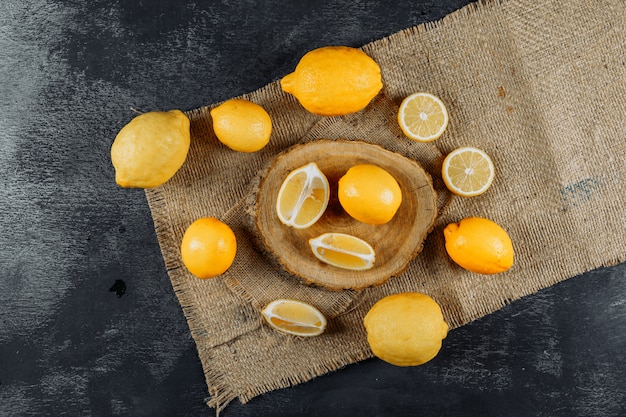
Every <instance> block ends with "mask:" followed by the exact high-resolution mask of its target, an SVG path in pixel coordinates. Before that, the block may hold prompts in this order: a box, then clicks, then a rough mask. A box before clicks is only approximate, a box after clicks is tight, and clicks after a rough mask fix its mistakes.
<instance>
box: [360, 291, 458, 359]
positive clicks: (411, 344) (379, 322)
mask: <svg viewBox="0 0 626 417" xmlns="http://www.w3.org/2000/svg"><path fill="white" fill-rule="evenodd" d="M363 324H364V325H365V330H366V332H367V342H368V343H369V346H370V349H371V350H372V353H374V355H376V356H377V357H378V358H380V359H382V360H384V361H385V362H388V363H390V364H392V365H396V366H416V365H421V364H423V363H426V362H428V361H429V360H431V359H433V358H434V357H435V356H437V354H438V353H439V350H441V344H442V343H441V342H442V340H443V339H445V338H446V336H447V335H448V324H447V323H446V322H445V320H444V319H443V314H442V312H441V308H440V307H439V304H437V302H436V301H435V300H433V299H432V298H431V297H429V296H428V295H426V294H421V293H417V292H405V293H399V294H393V295H389V296H386V297H384V298H382V299H380V300H379V301H377V302H376V304H374V305H373V306H372V308H371V309H370V310H369V311H368V313H367V314H366V315H365V318H364V319H363Z"/></svg>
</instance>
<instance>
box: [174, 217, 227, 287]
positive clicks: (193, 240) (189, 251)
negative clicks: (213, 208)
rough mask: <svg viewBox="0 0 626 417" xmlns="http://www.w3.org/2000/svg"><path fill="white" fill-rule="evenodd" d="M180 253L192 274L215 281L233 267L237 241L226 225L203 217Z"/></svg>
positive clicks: (188, 233) (187, 233)
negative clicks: (214, 279)
mask: <svg viewBox="0 0 626 417" xmlns="http://www.w3.org/2000/svg"><path fill="white" fill-rule="evenodd" d="M180 252H181V257H182V260H183V264H185V266H186V267H187V269H188V270H189V272H191V273H192V274H194V275H195V276H196V277H198V278H202V279H205V278H213V277H216V276H218V275H221V274H223V273H224V272H226V270H227V269H228V268H230V266H231V265H232V263H233V261H234V259H235V254H236V252H237V240H236V238H235V234H234V233H233V230H232V229H231V228H230V226H228V225H227V224H226V223H224V222H222V221H220V220H218V219H216V218H214V217H203V218H200V219H198V220H196V221H194V222H193V223H191V225H189V227H188V228H187V230H186V231H185V234H184V235H183V240H182V242H181V245H180Z"/></svg>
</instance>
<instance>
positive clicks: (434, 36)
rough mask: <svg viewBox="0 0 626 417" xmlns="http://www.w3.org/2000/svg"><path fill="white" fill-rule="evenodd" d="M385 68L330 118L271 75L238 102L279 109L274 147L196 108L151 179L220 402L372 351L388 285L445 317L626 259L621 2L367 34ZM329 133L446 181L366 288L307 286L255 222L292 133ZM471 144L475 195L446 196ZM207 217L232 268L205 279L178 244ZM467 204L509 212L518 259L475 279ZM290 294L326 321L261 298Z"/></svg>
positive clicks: (520, 3)
mask: <svg viewBox="0 0 626 417" xmlns="http://www.w3.org/2000/svg"><path fill="white" fill-rule="evenodd" d="M363 49H364V51H365V52H367V53H368V54H369V55H371V56H372V57H373V58H374V59H375V60H376V61H377V62H378V63H379V65H380V66H381V69H382V74H383V82H384V84H385V87H384V90H383V93H381V94H380V95H379V96H378V97H377V98H376V99H375V100H374V101H373V102H372V103H371V105H370V106H369V107H368V108H367V109H365V110H364V111H362V112H359V113H357V114H354V115H350V116H346V117H336V118H320V117H317V116H314V115H312V114H309V113H307V112H306V111H305V110H303V109H302V108H301V106H300V105H299V104H298V103H297V101H296V100H295V99H294V98H293V97H291V96H289V95H287V94H285V93H283V92H282V91H281V89H280V87H279V85H278V83H277V82H274V83H271V84H269V85H267V86H266V87H264V88H262V89H260V90H258V91H255V92H252V93H250V94H248V95H246V96H245V98H247V99H249V100H252V101H254V102H256V103H259V104H261V105H262V106H263V107H265V109H266V110H267V111H268V112H269V114H270V115H271V117H272V119H273V123H274V132H273V135H272V138H271V141H270V144H269V145H268V146H267V147H266V148H265V149H263V150H262V151H260V152H257V153H252V154H243V153H237V152H234V151H231V150H229V149H227V148H226V147H224V146H222V145H221V144H220V143H219V142H218V141H217V139H216V138H215V136H214V134H213V132H212V127H211V119H210V116H209V109H210V108H211V107H212V106H207V107H203V108H199V109H196V110H193V111H190V112H188V114H189V116H190V118H191V120H192V145H191V150H190V153H189V156H188V160H187V162H186V163H185V165H184V166H183V168H182V169H181V170H180V171H179V173H178V174H177V175H176V176H175V177H174V178H173V179H172V180H171V181H169V182H168V183H167V184H165V185H164V186H161V187H159V188H156V189H152V190H146V196H147V199H148V202H149V204H150V208H151V210H152V215H153V218H154V224H155V228H156V231H157V235H158V240H159V243H160V246H161V250H162V252H163V257H164V259H165V264H166V267H167V270H168V273H169V276H170V277H171V281H172V284H173V287H174V289H175V291H176V294H177V296H178V298H179V300H180V304H181V306H182V308H183V310H184V313H185V316H186V317H187V320H188V323H189V327H190V329H191V333H192V336H193V338H194V340H195V342H196V344H197V347H198V353H199V356H200V360H201V361H202V365H203V367H204V371H205V375H206V381H207V384H208V387H209V393H210V395H211V398H210V401H209V405H211V406H214V407H223V406H224V405H225V404H227V403H228V402H230V401H231V400H233V399H235V398H239V400H241V401H242V402H246V401H247V400H249V399H250V398H252V397H254V396H256V395H259V394H261V393H264V392H267V391H271V390H274V389H278V388H282V387H286V386H290V385H293V384H297V383H301V382H304V381H307V380H309V379H311V378H313V377H315V376H318V375H321V374H323V373H325V372H328V371H331V370H335V369H338V368H339V367H341V366H344V365H347V364H350V363H353V362H356V361H359V360H363V359H366V358H369V357H371V352H370V351H369V349H368V346H367V341H366V338H365V333H364V329H363V326H362V318H363V316H364V315H365V313H366V312H367V310H368V309H369V307H370V306H371V305H372V304H373V303H374V302H375V301H376V300H378V299H380V298H381V297H383V296H384V295H387V294H391V293H397V292H401V291H419V292H423V293H427V294H429V295H431V296H432V297H433V298H435V299H436V300H437V301H438V302H439V303H440V304H441V306H442V309H443V312H444V315H445V318H446V320H447V321H448V322H449V323H450V325H451V328H455V327H458V326H461V325H463V324H465V323H468V322H469V321H472V320H474V319H476V318H478V317H481V316H483V315H485V314H488V313H490V312H493V311H495V310H497V309H499V308H501V307H502V306H504V305H506V304H507V303H509V302H510V301H512V300H515V299H518V298H520V297H522V296H525V295H528V294H532V293H533V292H536V291H537V290H539V289H541V288H545V287H547V286H550V285H552V284H555V283H557V282H559V281H562V280H565V279H567V278H569V277H572V276H575V275H578V274H581V273H583V272H585V271H588V270H591V269H593V268H597V267H600V266H606V265H612V264H616V263H618V262H622V261H624V259H625V258H626V240H625V239H624V234H625V231H626V192H625V190H626V187H624V180H625V179H626V111H625V110H624V109H626V83H625V80H626V62H625V56H626V3H625V2H624V1H620V0H613V1H602V0H595V1H585V0H572V1H567V2H562V1H560V0H542V1H537V0H509V1H503V2H483V3H478V4H472V5H470V6H468V7H465V8H464V9H461V10H459V11H457V12H455V13H453V14H451V15H449V16H448V17H446V18H444V19H443V20H442V21H439V22H436V23H431V24H426V25H421V26H419V27H414V28H409V29H407V30H404V31H402V32H399V33H396V34H393V35H391V36H389V37H388V38H385V39H381V40H378V41H376V42H373V43H371V44H368V45H365V46H364V47H363ZM415 91H429V92H431V93H434V94H435V95H437V96H439V97H440V98H442V99H443V101H444V102H445V103H446V104H447V107H448V109H449V112H450V124H449V127H448V130H447V131H446V133H445V134H444V135H443V136H442V137H441V138H440V139H438V140H437V141H436V142H435V144H434V145H433V144H430V145H424V144H418V143H415V142H412V141H410V140H408V139H405V138H404V137H403V136H402V134H401V132H400V131H399V128H398V126H397V123H396V120H395V112H396V111H397V105H398V104H399V103H400V101H401V100H402V98H403V97H405V96H406V95H408V94H410V93H413V92H415ZM319 138H329V139H337V138H347V139H361V140H365V141H369V142H372V143H378V144H380V145H382V146H384V147H386V148H388V149H390V150H393V151H396V152H399V153H401V154H403V155H406V156H408V157H411V158H413V159H415V160H417V161H418V162H420V163H421V164H422V165H423V166H424V167H425V168H426V169H427V171H429V172H430V173H431V175H432V176H433V181H434V184H435V188H436V189H437V191H439V207H440V215H439V217H438V221H437V224H436V226H435V228H434V230H433V231H432V232H431V234H430V235H429V237H428V238H427V240H426V242H425V247H424V250H423V251H422V252H421V253H420V254H419V255H418V257H417V258H416V259H415V260H413V261H412V262H411V264H410V266H409V268H408V270H407V271H406V272H404V273H403V274H402V275H400V276H397V277H394V278H392V279H390V280H389V281H388V282H387V283H386V284H384V285H382V286H380V287H375V288H369V289H366V290H363V291H344V292H330V291H325V290H323V289H319V288H312V287H306V286H304V285H301V284H300V283H299V281H297V280H296V279H294V278H292V277H288V276H284V275H282V274H281V273H280V272H278V271H277V270H276V269H275V268H273V267H272V264H271V263H270V262H268V260H267V259H265V258H264V257H263V255H262V254H261V252H260V251H258V250H257V248H256V247H255V246H254V243H253V239H252V238H251V236H250V232H249V230H248V228H247V226H246V224H247V214H246V210H247V205H248V201H247V200H248V195H249V192H250V187H251V184H252V183H253V182H254V178H255V176H256V175H257V174H258V172H259V171H260V170H261V169H262V168H263V167H264V166H266V164H267V163H268V162H270V161H271V160H272V159H273V158H274V157H275V156H276V155H277V154H278V153H280V152H281V151H283V150H285V149H287V148H288V147H290V146H291V145H293V144H296V143H300V142H306V141H310V140H315V139H319ZM466 145H469V146H477V147H480V148H482V149H484V150H485V151H486V152H487V153H488V154H489V155H491V157H492V158H493V160H494V163H495V166H496V170H497V173H496V179H495V181H494V183H493V185H492V187H491V189H490V190H489V191H488V192H487V193H486V194H484V195H483V196H480V197H477V198H473V199H463V198H452V197H451V196H450V195H449V194H448V193H447V192H446V191H445V188H443V187H442V184H441V180H440V178H439V174H438V169H439V166H440V164H441V160H442V155H444V154H446V153H447V152H450V151H451V150H453V149H455V148H456V147H459V146H466ZM203 216H215V217H218V218H220V219H222V220H224V221H226V222H227V223H228V224H230V225H231V226H232V227H233V229H234V231H235V233H236V235H237V239H238V252H237V256H236V259H235V262H234V264H233V266H232V267H231V268H230V270H229V271H228V272H227V273H226V274H225V275H223V276H222V277H219V278H216V279H213V280H206V281H203V280H198V279H196V278H194V277H193V276H191V275H190V274H189V273H188V272H187V271H186V269H185V268H184V266H182V263H181V261H180V256H179V242H180V241H181V238H182V235H183V232H184V230H185V228H186V227H187V226H188V225H189V224H190V223H191V222H192V221H193V220H195V219H196V218H199V217H203ZM467 216H483V217H487V218H490V219H493V220H494V221H496V222H497V223H499V224H501V225H503V227H504V228H505V229H507V230H508V232H509V233H510V235H511V238H512V240H513V242H514V246H515V251H516V263H515V266H514V267H513V268H512V269H511V270H510V271H508V272H506V273H504V274H499V275H495V276H482V275H477V274H473V273H469V272H466V271H464V270H462V269H461V268H459V267H457V266H455V265H454V264H453V263H452V262H451V261H450V260H449V259H448V257H447V256H446V253H445V249H444V242H443V237H442V229H443V227H444V226H445V225H446V224H448V223H449V222H453V221H458V220H460V219H461V218H464V217H467ZM283 297H287V298H294V299H300V300H303V301H306V302H309V303H311V304H313V305H315V306H317V307H319V308H320V309H321V310H322V311H323V312H324V313H325V314H326V315H327V317H329V319H330V320H329V327H328V329H327V331H326V332H325V333H324V334H323V335H322V336H319V337H317V338H308V339H300V338H295V337H289V336H285V335H282V334H280V333H278V332H275V331H272V330H271V329H270V328H268V326H266V325H264V324H263V320H262V318H261V315H260V313H259V310H260V308H261V307H262V306H263V305H264V304H265V303H267V302H269V301H271V300H273V299H276V298H283Z"/></svg>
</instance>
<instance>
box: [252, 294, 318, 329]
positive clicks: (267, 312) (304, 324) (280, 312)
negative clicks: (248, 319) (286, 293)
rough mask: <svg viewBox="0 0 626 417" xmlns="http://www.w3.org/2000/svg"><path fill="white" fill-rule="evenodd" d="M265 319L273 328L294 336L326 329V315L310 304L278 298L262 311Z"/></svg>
mask: <svg viewBox="0 0 626 417" xmlns="http://www.w3.org/2000/svg"><path fill="white" fill-rule="evenodd" d="M261 314H263V317H264V318H265V321H267V323H268V324H269V325H270V326H271V327H272V328H274V329H276V330H278V331H281V332H283V333H288V334H293V335H296V336H317V335H319V334H321V333H322V332H324V329H326V317H324V315H323V314H322V313H321V312H320V311H319V310H318V309H317V308H315V307H313V306H312V305H310V304H307V303H303V302H302V301H296V300H285V299H279V300H274V301H272V302H271V303H269V304H268V305H267V306H266V307H265V308H264V309H263V310H262V311H261Z"/></svg>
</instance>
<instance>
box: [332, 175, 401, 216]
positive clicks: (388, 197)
mask: <svg viewBox="0 0 626 417" xmlns="http://www.w3.org/2000/svg"><path fill="white" fill-rule="evenodd" d="M338 195H339V203H340V204H341V207H343V209H344V210H345V211H346V212H347V213H348V214H349V215H350V216H351V217H353V218H354V219H356V220H358V221H360V222H363V223H366V224H372V225H378V224H385V223H387V222H389V221H390V220H391V219H392V218H393V216H395V214H396V212H397V211H398V208H399V207H400V204H402V190H401V189H400V185H399V184H398V182H397V181H396V179H395V178H394V177H393V176H392V175H391V174H390V173H389V172H387V171H386V170H385V169H383V168H381V167H379V166H377V165H373V164H358V165H354V166H352V167H351V168H350V169H348V171H347V172H346V173H345V174H344V175H343V176H342V177H341V178H340V179H339V189H338Z"/></svg>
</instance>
